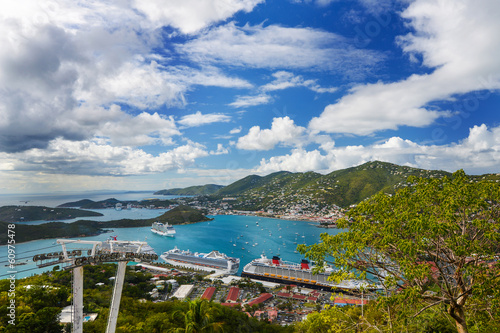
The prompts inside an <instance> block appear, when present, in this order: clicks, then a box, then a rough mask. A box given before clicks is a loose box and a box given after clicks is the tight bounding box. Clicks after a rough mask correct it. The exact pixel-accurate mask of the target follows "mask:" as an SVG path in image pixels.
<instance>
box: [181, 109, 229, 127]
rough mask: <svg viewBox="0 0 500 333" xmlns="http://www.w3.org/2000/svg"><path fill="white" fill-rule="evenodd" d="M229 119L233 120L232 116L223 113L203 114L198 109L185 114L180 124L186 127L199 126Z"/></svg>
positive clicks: (225, 121)
mask: <svg viewBox="0 0 500 333" xmlns="http://www.w3.org/2000/svg"><path fill="white" fill-rule="evenodd" d="M229 121H231V116H228V115H225V114H222V113H206V114H202V113H201V112H200V111H197V112H196V113H193V114H188V115H185V116H183V117H182V118H181V120H179V124H181V125H183V126H185V127H197V126H202V125H207V124H212V123H220V122H223V123H227V122H229Z"/></svg>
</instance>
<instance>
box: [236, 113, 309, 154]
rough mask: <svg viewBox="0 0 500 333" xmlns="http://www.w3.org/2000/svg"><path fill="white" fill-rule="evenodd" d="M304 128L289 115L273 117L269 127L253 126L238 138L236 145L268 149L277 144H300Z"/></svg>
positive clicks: (246, 147)
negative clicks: (296, 123)
mask: <svg viewBox="0 0 500 333" xmlns="http://www.w3.org/2000/svg"><path fill="white" fill-rule="evenodd" d="M305 131H306V129H305V128H304V127H301V126H297V125H295V123H294V122H293V120H292V119H290V118H289V117H281V118H274V119H273V123H272V125H271V128H270V129H261V128H260V127H259V126H253V127H252V128H250V130H249V131H248V134H247V135H245V136H242V137H240V138H239V139H238V142H237V143H236V147H237V148H239V149H245V150H270V149H272V148H274V147H275V146H276V145H277V144H282V145H293V144H300V143H301V141H302V140H301V137H302V136H303V135H304V132H305Z"/></svg>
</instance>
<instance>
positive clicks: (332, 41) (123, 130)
mask: <svg viewBox="0 0 500 333" xmlns="http://www.w3.org/2000/svg"><path fill="white" fill-rule="evenodd" d="M498 13H500V3H499V2H498V1H495V0H480V1H472V0H459V1H457V0H441V1H431V0H414V1H408V0H382V1H375V0H350V1H335V0H333V1H332V0H316V1H313V0H309V1H300V0H288V1H286V0H283V1H264V0H205V1H202V2H200V1H195V0H182V1H181V0H170V1H160V0H149V1H139V0H121V1H98V0H94V1H72V0H50V1H47V0H44V1H37V2H34V1H30V0H19V1H16V2H15V3H7V2H6V3H2V4H0V17H1V20H0V32H1V33H0V36H1V37H0V39H1V45H2V50H0V116H1V117H0V180H1V182H0V193H31V192H52V191H64V190H71V191H79V190H94V189H117V190H122V189H126V190H158V189H163V188H172V187H184V186H190V185H201V184H208V183H216V184H228V183H231V182H232V181H235V180H237V179H240V178H242V177H244V176H247V175H249V174H260V175H265V174H269V173H271V172H274V171H279V170H288V171H292V172H305V171H316V172H320V173H328V172H331V171H334V170H338V169H343V168H346V167H350V166H355V165H359V164H362V163H365V162H367V161H371V160H383V161H388V162H392V163H397V164H400V165H409V166H413V167H419V168H425V169H443V170H447V171H455V170H457V169H464V170H465V171H466V172H468V173H471V174H482V173H498V172H500V167H499V165H500V119H499V116H498V111H499V105H500V95H499V88H500V60H499V59H500V56H499V54H500V35H498V31H500V22H499V21H498V19H497V17H498Z"/></svg>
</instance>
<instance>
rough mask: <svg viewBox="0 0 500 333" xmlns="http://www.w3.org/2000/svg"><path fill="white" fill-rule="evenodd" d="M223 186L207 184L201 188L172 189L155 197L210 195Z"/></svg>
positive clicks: (158, 193) (159, 192)
mask: <svg viewBox="0 0 500 333" xmlns="http://www.w3.org/2000/svg"><path fill="white" fill-rule="evenodd" d="M223 187H224V186H223V185H215V184H207V185H201V186H189V187H185V188H171V189H167V190H161V191H156V192H155V193H153V194H155V195H209V194H214V193H215V192H217V191H218V190H220V189H221V188H223Z"/></svg>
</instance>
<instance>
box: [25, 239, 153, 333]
mask: <svg viewBox="0 0 500 333" xmlns="http://www.w3.org/2000/svg"><path fill="white" fill-rule="evenodd" d="M57 243H58V244H60V245H61V247H62V251H60V252H51V253H42V254H37V255H35V256H34V257H33V261H34V262H39V263H38V264H37V266H38V267H39V268H43V267H48V266H53V265H58V264H61V265H62V268H63V269H65V270H70V269H71V270H73V309H72V310H73V311H72V313H73V332H74V333H83V266H85V265H95V264H99V263H102V262H117V263H118V270H117V272H116V277H115V285H114V289H113V296H112V298H111V306H110V308H109V318H108V326H107V328H106V333H114V332H115V330H116V320H117V319H118V312H119V309H120V300H121V296H122V290H123V282H124V280H125V269H126V267H127V263H128V262H129V261H136V262H141V261H146V262H149V261H154V260H157V259H158V255H157V254H156V253H154V250H153V249H152V248H151V247H150V246H149V245H148V244H147V243H146V242H132V241H118V240H116V237H115V239H114V240H107V241H84V240H71V239H58V240H57ZM69 245H77V246H78V248H77V249H73V250H68V246H69ZM89 245H91V247H89ZM82 246H86V248H85V247H83V248H82Z"/></svg>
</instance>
